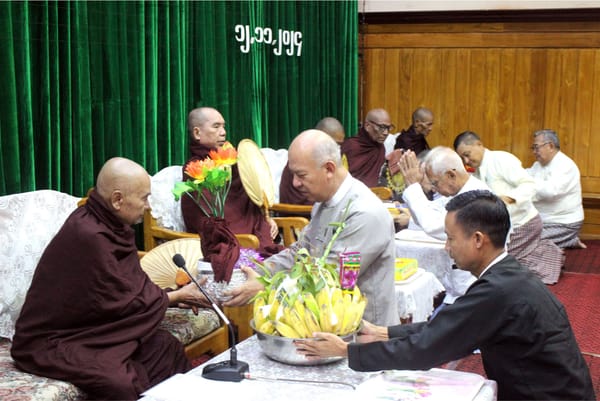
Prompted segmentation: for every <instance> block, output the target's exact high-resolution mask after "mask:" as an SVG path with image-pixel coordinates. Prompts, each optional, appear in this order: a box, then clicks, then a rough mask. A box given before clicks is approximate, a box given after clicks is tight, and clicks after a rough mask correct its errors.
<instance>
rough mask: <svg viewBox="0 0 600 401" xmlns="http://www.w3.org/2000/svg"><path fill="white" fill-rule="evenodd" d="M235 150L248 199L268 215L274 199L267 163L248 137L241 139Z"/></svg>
mask: <svg viewBox="0 0 600 401" xmlns="http://www.w3.org/2000/svg"><path fill="white" fill-rule="evenodd" d="M237 151H238V160H237V164H238V169H239V172H240V178H241V180H242V184H243V185H244V189H245V190H246V193H247V194H248V197H249V198H250V200H251V201H252V202H253V203H254V204H256V205H257V206H258V207H260V208H261V209H262V210H263V212H265V216H268V211H269V209H270V208H271V206H272V205H273V202H274V200H275V189H274V188H273V180H272V178H271V170H270V169H269V164H268V163H267V160H266V159H265V157H264V155H263V154H262V152H261V151H260V149H259V147H258V146H257V145H256V143H254V141H252V140H250V139H243V140H242V141H241V142H240V143H239V144H238V147H237Z"/></svg>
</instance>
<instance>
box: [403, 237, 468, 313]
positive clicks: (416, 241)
mask: <svg viewBox="0 0 600 401" xmlns="http://www.w3.org/2000/svg"><path fill="white" fill-rule="evenodd" d="M444 245H445V243H444V241H440V240H437V239H435V238H433V237H430V236H428V235H427V234H425V233H424V232H423V231H420V230H409V229H406V230H401V231H399V232H398V233H396V257H398V258H414V259H417V263H418V266H419V268H422V269H424V270H426V271H429V272H431V273H433V274H434V275H435V276H436V277H437V278H438V280H440V282H441V283H442V285H443V286H444V288H445V289H446V299H444V302H447V303H452V302H454V299H456V298H457V297H459V296H461V295H463V294H464V293H465V291H467V288H469V286H470V285H471V284H472V283H473V282H474V281H475V280H476V278H475V276H473V275H472V274H471V273H470V272H467V271H465V270H460V269H452V265H453V264H454V261H453V260H452V258H450V256H448V253H447V252H446V250H445V249H444Z"/></svg>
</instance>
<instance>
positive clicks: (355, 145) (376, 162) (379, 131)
mask: <svg viewBox="0 0 600 401" xmlns="http://www.w3.org/2000/svg"><path fill="white" fill-rule="evenodd" d="M394 129H395V127H394V125H393V124H392V123H391V120H390V115H389V114H388V112H387V111H385V110H384V109H373V110H370V111H369V112H368V113H367V116H366V117H365V120H364V122H363V124H362V126H361V128H360V131H359V132H358V135H357V136H355V137H352V138H348V139H346V140H345V141H344V143H343V144H342V157H343V158H345V159H346V161H347V163H348V170H349V171H350V174H351V175H352V176H353V177H354V178H356V179H358V180H360V181H362V182H363V183H364V184H365V185H366V186H368V187H375V186H377V185H378V181H379V174H380V172H381V168H382V166H383V165H384V163H385V146H384V145H383V143H384V142H385V139H386V138H387V136H388V135H389V134H390V133H391V132H393V131H394Z"/></svg>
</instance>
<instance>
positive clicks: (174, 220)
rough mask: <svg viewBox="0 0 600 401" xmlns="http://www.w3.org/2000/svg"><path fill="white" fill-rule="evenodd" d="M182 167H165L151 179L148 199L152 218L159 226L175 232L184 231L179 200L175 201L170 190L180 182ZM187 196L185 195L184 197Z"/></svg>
mask: <svg viewBox="0 0 600 401" xmlns="http://www.w3.org/2000/svg"><path fill="white" fill-rule="evenodd" d="M181 171H182V166H169V167H165V168H163V169H162V170H160V171H159V172H157V173H156V174H154V175H153V176H152V178H151V180H150V181H151V186H152V190H151V191H152V195H150V198H149V199H148V202H149V203H150V207H151V208H152V210H151V212H150V213H152V217H154V218H155V219H156V222H157V223H158V225H159V226H161V227H164V228H168V229H170V230H175V231H186V229H185V223H184V222H183V215H182V214H181V200H179V201H176V200H175V197H174V196H173V192H172V189H173V187H174V186H175V183H177V182H179V181H181V177H182V172H181ZM184 196H187V195H184Z"/></svg>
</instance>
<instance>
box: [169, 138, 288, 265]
mask: <svg viewBox="0 0 600 401" xmlns="http://www.w3.org/2000/svg"><path fill="white" fill-rule="evenodd" d="M210 150H211V149H210V148H207V147H206V146H203V145H200V144H199V143H192V144H190V151H191V153H192V157H191V158H190V159H189V160H188V161H187V162H186V164H185V165H184V166H183V170H184V171H183V177H184V180H185V179H188V178H189V177H188V176H187V175H186V174H185V166H186V165H187V164H188V163H190V162H192V161H194V160H204V159H206V158H207V157H208V152H209V151H210ZM231 173H232V177H231V188H230V189H229V195H227V199H226V200H225V220H226V221H227V224H228V226H229V229H230V230H231V232H233V233H234V234H254V235H256V236H257V237H258V240H259V241H260V248H259V249H258V251H259V252H260V254H261V255H262V256H263V257H269V256H271V255H274V254H276V253H278V252H279V251H281V250H282V249H283V247H282V246H280V245H277V244H275V243H274V242H273V239H272V238H271V228H270V226H269V223H268V222H267V220H266V219H265V216H264V215H263V213H262V211H261V210H260V208H259V207H258V206H256V205H255V204H254V203H253V202H252V201H251V200H250V198H249V197H248V194H247V193H246V190H245V189H244V185H243V184H242V180H241V178H240V173H239V171H238V167H237V164H236V165H233V166H232V169H231ZM181 212H182V215H183V221H184V223H185V226H186V229H187V231H188V232H192V233H198V232H201V226H202V224H204V221H205V217H206V216H205V215H204V213H203V212H202V211H201V210H200V208H198V206H197V205H196V204H195V203H194V201H193V200H192V199H191V198H190V197H189V196H183V197H182V198H181Z"/></svg>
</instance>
